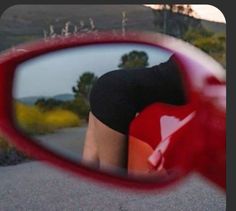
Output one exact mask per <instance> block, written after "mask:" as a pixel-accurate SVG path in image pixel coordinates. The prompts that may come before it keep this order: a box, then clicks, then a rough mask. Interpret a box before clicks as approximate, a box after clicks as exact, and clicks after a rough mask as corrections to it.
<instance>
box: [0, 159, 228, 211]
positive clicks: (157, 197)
mask: <svg viewBox="0 0 236 211" xmlns="http://www.w3.org/2000/svg"><path fill="white" fill-rule="evenodd" d="M0 178H1V185H0V210H1V211H13V210H14V211H31V210H32V211H41V210H42V211H45V210H50V211H59V210H65V211H66V210H68V211H113V210H114V211H116V210H118V211H133V210H135V211H136V210H137V211H143V210H158V211H225V207H226V199H225V195H224V193H223V192H221V190H219V189H218V188H216V187H214V186H213V185H211V184H208V183H207V182H206V181H205V180H202V179H201V177H199V176H198V175H193V176H191V177H189V178H187V179H185V181H184V182H183V183H180V184H178V185H177V186H176V187H175V188H174V189H167V190H164V191H161V192H160V191H155V192H149V193H140V192H139V193H138V192H129V191H127V190H123V189H119V188H114V187H108V186H104V185H102V184H97V183H93V182H91V181H90V180H87V179H85V178H80V177H74V176H72V175H70V174H69V173H65V172H62V171H61V170H58V169H54V168H52V167H51V166H48V165H45V164H43V163H41V162H38V161H32V162H28V163H23V164H19V165H17V166H8V167H0Z"/></svg>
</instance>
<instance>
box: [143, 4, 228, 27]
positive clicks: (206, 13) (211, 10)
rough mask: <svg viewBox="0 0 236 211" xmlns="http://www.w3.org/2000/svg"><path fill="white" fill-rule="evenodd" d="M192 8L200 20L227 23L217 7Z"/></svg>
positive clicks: (206, 5)
mask: <svg viewBox="0 0 236 211" xmlns="http://www.w3.org/2000/svg"><path fill="white" fill-rule="evenodd" d="M146 6H150V7H152V8H158V4H146ZM191 6H192V9H193V10H194V11H195V13H197V16H198V17H199V18H201V19H206V20H211V21H216V22H223V23H225V17H224V15H223V13H222V12H221V11H220V10H219V9H218V8H216V7H215V6H212V5H208V4H191Z"/></svg>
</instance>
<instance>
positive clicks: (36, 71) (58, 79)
mask: <svg viewBox="0 0 236 211" xmlns="http://www.w3.org/2000/svg"><path fill="white" fill-rule="evenodd" d="M132 50H138V51H145V52H146V53H147V54H148V56H149V61H148V62H149V64H150V65H149V66H153V65H157V64H159V63H160V62H164V61H166V60H167V59H168V58H169V56H170V54H169V53H168V52H164V51H163V50H160V49H159V48H157V47H152V46H144V45H137V44H133V45H131V44H123V45H122V44H116V45H115V44H109V45H106V46H105V45H100V46H87V47H79V48H74V49H70V50H62V51H58V52H55V53H51V54H48V55H45V56H41V57H38V58H35V59H32V60H30V61H28V62H26V63H24V64H22V65H20V66H19V67H18V68H17V69H18V70H17V76H16V79H15V86H14V96H15V98H22V97H29V96H54V95H57V94H65V93H72V90H71V89H72V86H74V85H75V84H76V81H77V80H78V78H79V76H80V75H81V74H82V73H84V72H86V71H90V72H94V73H95V75H97V76H101V75H102V74H104V73H106V72H108V71H111V70H115V69H118V64H119V63H120V58H121V56H122V55H123V54H125V53H128V52H130V51H132Z"/></svg>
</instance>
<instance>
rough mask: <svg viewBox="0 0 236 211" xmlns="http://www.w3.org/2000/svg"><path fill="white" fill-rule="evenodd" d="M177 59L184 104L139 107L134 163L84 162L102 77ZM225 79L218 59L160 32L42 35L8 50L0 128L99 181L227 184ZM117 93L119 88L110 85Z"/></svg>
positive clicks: (32, 152) (131, 150)
mask: <svg viewBox="0 0 236 211" xmlns="http://www.w3.org/2000/svg"><path fill="white" fill-rule="evenodd" d="M170 57H171V58H172V59H173V61H174V63H175V65H176V66H177V67H178V70H179V74H180V77H181V80H182V82H183V89H184V93H185V95H186V98H187V100H186V103H185V104H183V105H173V104H168V103H163V102H154V103H151V104H150V105H148V106H146V107H145V108H143V109H142V110H140V112H138V113H137V114H136V117H134V118H133V120H132V121H131V123H130V125H129V132H128V134H127V145H128V150H127V152H124V153H122V156H123V154H125V153H126V154H127V168H125V169H118V170H117V169H116V170H115V171H114V168H113V166H107V168H105V169H101V168H100V167H99V165H94V164H92V163H89V162H86V160H84V157H83V151H84V147H85V143H84V140H85V139H86V131H87V128H88V119H89V117H88V115H89V111H90V104H89V97H90V93H91V90H92V87H93V85H94V84H95V83H96V81H97V80H98V78H100V76H102V75H104V74H105V73H107V72H110V71H112V70H116V69H119V70H118V71H123V73H125V74H129V71H131V70H130V69H132V71H135V69H139V70H140V69H143V70H142V71H146V68H148V67H152V66H155V65H159V64H161V63H164V62H166V61H167V60H168V59H169V58H170ZM225 81H226V79H225V70H224V69H223V68H222V67H221V66H220V65H219V64H218V63H217V62H215V61H214V60H213V59H212V58H211V57H209V56H207V55H206V54H204V53H203V52H201V51H200V50H198V49H197V48H195V47H193V46H190V45H189V44H187V43H184V42H183V41H180V40H177V39H175V38H172V37H168V36H165V35H161V34H156V33H155V34H152V33H140V32H130V33H127V34H126V35H125V36H123V35H122V34H120V35H119V34H116V35H114V34H112V33H109V32H102V33H97V34H96V35H94V34H91V35H87V36H86V37H78V36H72V37H68V38H64V37H63V38H54V39H51V40H46V41H45V40H42V41H38V42H35V43H30V44H27V45H22V46H19V47H17V48H16V49H15V50H14V51H11V50H9V51H7V52H5V53H3V54H2V55H1V56H0V84H1V89H0V131H1V133H2V134H3V135H4V136H6V138H7V139H8V140H9V141H11V142H12V143H13V144H14V145H15V146H16V147H17V148H19V149H20V150H22V151H23V152H25V153H26V154H28V155H29V156H32V157H35V158H37V159H40V160H44V161H47V162H49V163H51V164H53V165H55V166H58V167H61V168H63V169H65V170H67V171H70V172H73V173H75V174H79V175H83V176H86V177H89V178H92V179H95V180H98V181H101V182H105V183H112V184H114V185H119V186H123V187H132V188H139V189H140V188H141V189H153V188H162V187H166V186H167V185H170V184H172V183H174V182H177V181H179V180H180V179H183V178H184V177H185V176H186V175H188V174H189V173H191V172H193V171H196V172H199V173H201V174H202V175H203V176H205V177H206V178H208V179H209V180H210V181H212V182H214V183H215V184H216V185H218V186H219V187H221V188H222V189H223V190H225V188H226V181H225V180H226V176H225V174H226V167H225V166H226V155H225V148H226V141H225V140H226V128H225V113H226V105H225V104H226V99H225V97H226V86H225ZM116 83H118V84H119V83H121V81H119V80H118V81H116ZM167 88H168V87H167ZM110 93H113V94H114V95H116V94H117V92H114V89H112V84H111V90H110ZM142 94H143V93H142ZM99 100H100V99H99ZM101 100H102V102H104V103H106V101H107V100H108V98H105V97H104V98H102V99H101ZM117 109H118V108H117ZM123 115H124V116H125V115H128V114H123ZM95 136H96V135H95ZM111 142H112V140H111ZM100 147H101V146H100ZM104 147H105V146H104ZM107 153H109V152H107Z"/></svg>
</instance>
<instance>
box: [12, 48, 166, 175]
mask: <svg viewBox="0 0 236 211" xmlns="http://www.w3.org/2000/svg"><path fill="white" fill-rule="evenodd" d="M170 56H171V53H170V52H167V51H165V50H163V49H160V48H157V47H153V46H148V45H144V44H127V43H124V44H102V45H101V44H100V45H90V46H84V47H75V48H71V49H66V50H60V51H56V52H53V53H49V54H47V55H43V56H40V57H37V58H34V59H31V60H29V61H27V62H25V63H22V64H21V65H19V66H18V68H17V72H16V73H17V75H16V78H15V84H14V93H13V96H14V102H15V114H16V123H17V126H18V127H19V128H20V129H21V130H22V131H23V132H24V133H26V134H27V135H29V136H31V137H32V138H33V140H35V141H36V142H37V143H39V144H41V145H43V146H44V147H46V148H48V149H50V150H51V151H54V152H56V153H58V154H60V155H63V156H64V157H67V158H69V159H72V160H73V161H76V162H79V163H81V162H83V163H86V164H88V165H89V164H90V165H92V166H96V167H98V166H100V168H103V169H108V170H115V171H117V169H119V170H120V172H127V169H126V168H127V159H128V155H127V153H128V151H127V145H126V147H124V146H123V145H122V144H121V142H124V140H125V141H126V142H127V136H125V135H123V134H122V133H121V130H122V129H120V131H119V130H118V131H116V133H115V135H114V130H113V129H114V128H113V129H112V126H111V127H110V126H109V125H108V126H109V127H107V125H105V124H103V123H102V122H100V119H99V117H98V116H97V117H95V116H94V115H93V114H91V113H90V115H89V112H90V109H91V107H90V101H89V98H90V93H91V90H92V88H93V86H94V84H96V82H97V80H98V78H99V77H101V76H102V75H103V74H105V73H107V72H110V71H112V70H117V71H120V72H122V74H121V75H124V77H126V76H125V75H126V74H128V73H132V71H135V70H137V71H140V70H141V71H147V69H148V68H149V67H152V66H155V65H159V64H160V63H163V62H166V61H167V60H168V59H169V58H170ZM117 71H116V72H117ZM129 71H131V72H129ZM131 75H132V74H131ZM137 75H138V74H137ZM122 77H123V76H122ZM103 78H104V77H103ZM122 80H123V79H122V78H118V79H115V80H114V82H113V83H114V85H115V84H116V85H117V83H120V85H121V88H124V84H123V81H122ZM134 80H136V79H134ZM139 80H140V79H139ZM101 81H102V80H101ZM131 83H133V82H132V81H131ZM146 83H148V84H150V82H149V81H147V82H146ZM97 84H98V83H97ZM104 86H105V85H104ZM104 89H106V88H105V87H104ZM135 91H137V92H141V91H142V90H135ZM109 92H110V93H111V95H112V94H114V96H118V95H117V92H116V90H115V88H114V89H113V88H112V87H111V88H110V90H109ZM112 92H114V93H112ZM140 94H142V95H145V93H140ZM99 97H101V98H103V99H100V101H101V100H102V103H104V109H105V110H106V109H107V108H108V107H109V106H108V107H107V106H105V104H106V102H107V101H109V99H108V98H106V97H108V96H106V95H105V94H104V93H100V96H97V97H93V99H94V98H95V99H96V100H98V101H99ZM127 103H129V101H127ZM100 104H101V102H100ZM98 107H99V106H98ZM116 109H117V112H121V110H122V109H121V110H119V109H120V108H119V106H117V107H116V108H114V107H113V108H111V109H110V112H113V111H115V110H116ZM140 109H143V108H142V107H140ZM94 110H96V108H95V109H94ZM96 112H97V111H95V113H96ZM104 112H105V111H104ZM106 112H107V111H106ZM98 113H99V111H98ZM137 113H138V112H137ZM137 113H136V114H135V115H137ZM96 115H97V113H96ZM104 115H105V114H104ZM122 115H124V116H126V117H125V118H127V115H129V114H127V113H124V114H122ZM91 119H92V120H91ZM89 121H90V125H89ZM91 122H92V123H91ZM100 123H101V124H100ZM118 124H121V123H118ZM88 127H97V128H99V127H100V129H101V130H102V127H107V128H108V129H107V130H106V131H107V133H106V134H105V135H104V134H101V133H100V131H99V130H98V131H96V129H94V130H93V129H91V130H88ZM124 127H125V126H124ZM86 132H87V135H86ZM93 133H95V134H93ZM109 136H110V137H109ZM91 137H93V138H91ZM94 137H95V139H96V138H97V139H100V140H98V141H97V140H96V141H94V140H93V139H94ZM107 137H109V138H110V139H113V140H109V142H110V143H113V144H114V147H113V149H111V148H109V146H108V145H109V143H107V141H108V140H106V139H107ZM88 139H89V141H88ZM85 140H86V143H85ZM92 142H96V143H92ZM97 142H98V143H97ZM96 144H99V147H97V148H96V146H97V145H96ZM120 145H121V146H120ZM101 146H104V147H101ZM101 148H102V149H101ZM114 148H115V150H114ZM119 150H120V151H119ZM98 151H99V152H98ZM103 151H106V152H105V153H104V152H103ZM118 151H119V152H118ZM99 153H101V154H102V155H101V156H100V157H98V154H99ZM115 153H118V154H119V155H120V156H121V157H120V158H119V159H118V158H115V157H116V156H117V155H116V154H115ZM104 156H105V157H106V156H107V158H104ZM106 159H107V160H106ZM95 160H97V161H95ZM109 161H110V162H109ZM117 163H118V164H117ZM121 163H122V164H121ZM162 173H163V172H162Z"/></svg>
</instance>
